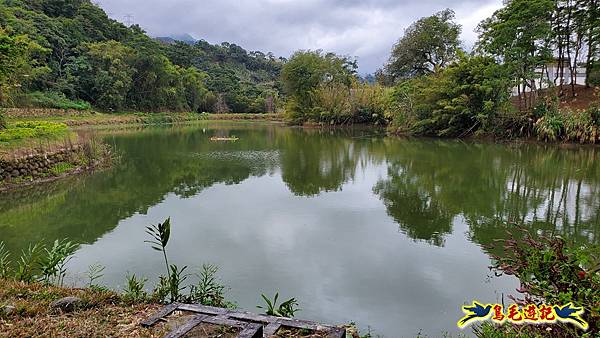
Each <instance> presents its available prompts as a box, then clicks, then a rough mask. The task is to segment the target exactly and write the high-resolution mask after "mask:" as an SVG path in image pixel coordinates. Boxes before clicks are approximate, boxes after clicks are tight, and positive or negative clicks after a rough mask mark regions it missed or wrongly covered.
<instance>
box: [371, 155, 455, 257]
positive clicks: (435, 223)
mask: <svg viewBox="0 0 600 338" xmlns="http://www.w3.org/2000/svg"><path fill="white" fill-rule="evenodd" d="M389 173H390V178H389V179H387V180H382V181H380V182H378V183H377V184H376V185H375V187H374V188H373V192H374V193H375V194H377V195H379V196H380V198H381V200H382V201H383V203H384V204H385V206H386V208H387V210H388V214H389V215H390V216H391V217H392V218H394V220H395V221H396V222H397V223H398V224H399V226H400V229H401V230H402V231H403V232H404V233H405V234H406V235H408V237H410V238H413V239H415V240H424V241H427V242H429V243H431V244H433V245H437V246H442V245H443V244H444V235H446V234H449V233H450V232H451V230H452V215H451V214H450V212H448V210H446V209H445V208H443V207H442V206H440V205H439V204H438V202H437V201H436V200H434V199H432V198H431V196H430V195H429V193H428V192H427V191H426V190H425V189H422V188H421V187H419V186H418V185H416V184H414V182H411V181H412V178H411V177H410V176H409V175H406V174H405V172H404V171H403V170H402V168H397V167H395V166H394V165H390V168H389Z"/></svg>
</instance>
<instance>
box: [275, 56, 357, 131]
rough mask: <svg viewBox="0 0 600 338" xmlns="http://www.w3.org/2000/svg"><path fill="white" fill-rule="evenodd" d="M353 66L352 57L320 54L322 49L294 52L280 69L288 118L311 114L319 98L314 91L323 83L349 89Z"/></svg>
mask: <svg viewBox="0 0 600 338" xmlns="http://www.w3.org/2000/svg"><path fill="white" fill-rule="evenodd" d="M355 70H356V63H355V62H354V61H351V60H349V59H348V58H345V57H340V56H337V55H335V54H332V53H327V54H323V53H322V52H321V51H298V52H296V53H294V55H292V57H291V58H290V60H289V61H288V62H287V63H286V64H285V65H284V66H283V69H282V72H281V76H282V80H283V84H284V87H285V90H286V93H287V94H288V103H287V105H286V114H287V117H288V119H289V120H290V121H291V122H294V123H301V122H305V121H307V120H309V119H311V118H313V117H314V115H315V113H314V111H315V108H317V107H318V104H319V101H318V98H317V97H315V96H316V95H318V94H317V92H318V91H319V90H320V89H321V88H322V87H323V86H329V87H335V86H340V87H341V90H344V88H346V89H348V90H349V87H350V85H351V84H352V80H353V79H354V73H355ZM337 92H338V93H339V91H337ZM334 95H336V94H335V93H334ZM334 100H336V99H335V98H334ZM317 111H318V109H317ZM334 114H335V112H334Z"/></svg>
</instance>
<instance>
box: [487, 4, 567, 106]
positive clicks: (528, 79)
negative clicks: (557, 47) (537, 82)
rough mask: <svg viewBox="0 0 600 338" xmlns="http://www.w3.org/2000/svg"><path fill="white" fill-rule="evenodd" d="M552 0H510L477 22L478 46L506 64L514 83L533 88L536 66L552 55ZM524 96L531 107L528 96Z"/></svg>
mask: <svg viewBox="0 0 600 338" xmlns="http://www.w3.org/2000/svg"><path fill="white" fill-rule="evenodd" d="M554 5H555V4H554V1H553V0H513V1H510V2H507V6H506V7H504V8H502V9H500V10H498V11H496V12H495V13H494V15H493V16H492V17H491V18H488V19H486V20H484V21H483V22H482V23H481V24H480V25H479V28H478V29H479V32H480V41H479V43H478V49H479V50H480V51H482V52H485V53H488V54H490V55H493V56H495V57H497V58H498V59H501V60H502V61H503V62H504V64H506V65H507V67H509V69H510V72H511V74H512V75H513V76H512V79H513V80H514V85H518V86H522V87H523V88H522V91H524V90H525V88H532V87H533V81H534V79H535V78H537V77H539V75H538V74H536V72H535V69H536V67H538V66H540V65H542V64H545V63H546V62H548V61H550V60H551V59H552V51H551V48H550V41H551V36H552V27H551V19H552V11H553V9H554ZM529 98H530V99H529V100H525V97H524V96H521V95H519V99H520V101H525V103H526V104H525V106H529V107H527V108H532V106H530V105H531V104H532V101H533V100H531V99H532V98H533V97H532V96H530V97H529Z"/></svg>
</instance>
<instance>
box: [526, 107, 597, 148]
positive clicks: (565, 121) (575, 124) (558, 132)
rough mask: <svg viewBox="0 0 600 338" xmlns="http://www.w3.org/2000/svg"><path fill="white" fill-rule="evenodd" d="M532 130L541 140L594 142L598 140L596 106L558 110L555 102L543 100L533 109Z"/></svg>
mask: <svg viewBox="0 0 600 338" xmlns="http://www.w3.org/2000/svg"><path fill="white" fill-rule="evenodd" d="M534 116H535V117H537V120H536V121H535V123H534V131H535V133H536V135H537V137H538V139H540V140H542V141H550V142H556V141H570V142H579V143H596V142H598V141H599V140H600V123H599V120H598V108H597V107H596V106H595V105H592V106H591V107H590V108H588V109H586V110H573V111H572V110H562V111H559V109H558V104H557V103H556V102H543V103H540V104H538V105H537V106H536V107H535V109H534Z"/></svg>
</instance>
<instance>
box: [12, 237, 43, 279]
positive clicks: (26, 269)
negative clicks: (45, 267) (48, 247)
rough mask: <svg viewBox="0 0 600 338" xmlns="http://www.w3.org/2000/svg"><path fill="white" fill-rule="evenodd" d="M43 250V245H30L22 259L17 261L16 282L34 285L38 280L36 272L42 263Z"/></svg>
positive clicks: (23, 253)
mask: <svg viewBox="0 0 600 338" xmlns="http://www.w3.org/2000/svg"><path fill="white" fill-rule="evenodd" d="M42 250H43V245H41V244H40V243H36V244H34V245H32V244H29V246H28V247H27V249H25V250H23V252H22V253H21V257H19V260H18V261H17V268H16V271H15V272H14V277H15V279H16V280H18V281H21V282H25V283H32V282H34V281H35V280H36V271H37V268H38V265H39V263H40V254H41V252H42Z"/></svg>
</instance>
